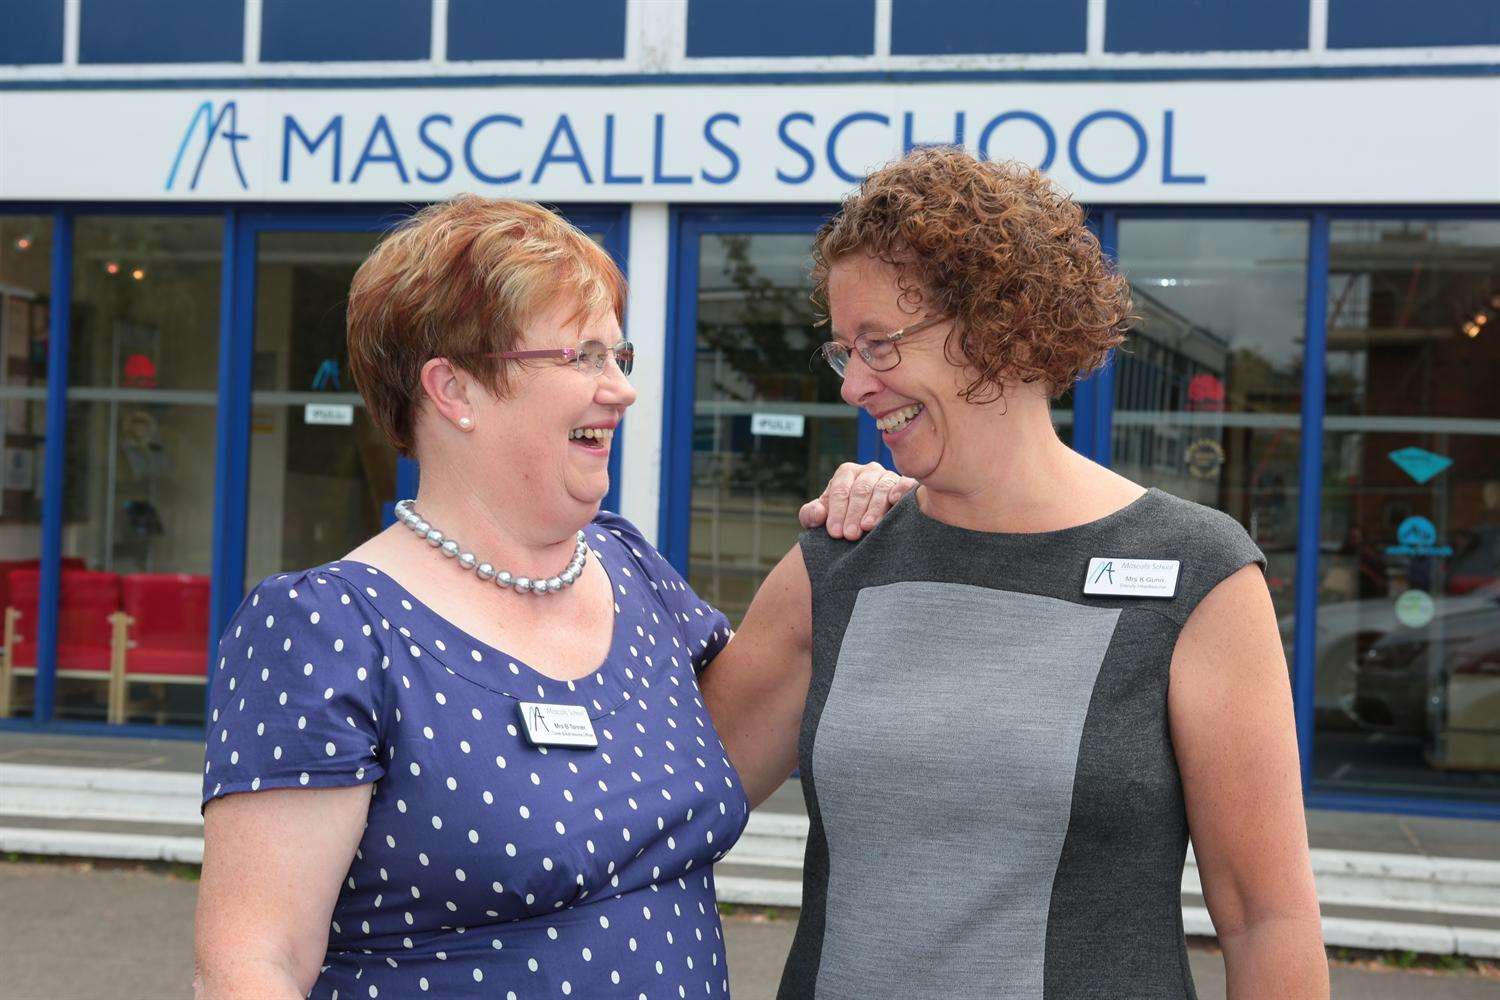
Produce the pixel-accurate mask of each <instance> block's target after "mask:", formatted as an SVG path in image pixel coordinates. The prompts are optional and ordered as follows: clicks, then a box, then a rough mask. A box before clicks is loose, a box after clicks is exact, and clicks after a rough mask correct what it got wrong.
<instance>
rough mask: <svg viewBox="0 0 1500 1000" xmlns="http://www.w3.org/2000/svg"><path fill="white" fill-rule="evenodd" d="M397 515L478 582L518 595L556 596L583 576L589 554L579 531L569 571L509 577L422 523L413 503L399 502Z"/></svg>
mask: <svg viewBox="0 0 1500 1000" xmlns="http://www.w3.org/2000/svg"><path fill="white" fill-rule="evenodd" d="M396 516H397V517H399V518H400V519H401V520H402V522H403V523H404V524H405V525H406V526H407V527H408V528H410V529H411V530H412V531H414V532H416V534H417V536H418V537H419V538H423V539H426V541H427V544H428V545H431V546H432V547H433V548H435V549H437V550H438V551H439V552H441V553H442V554H443V555H445V556H447V557H448V558H449V559H456V560H457V561H458V564H459V565H460V566H462V567H463V568H464V569H468V570H473V571H474V575H475V576H477V577H479V579H481V580H484V581H485V582H487V583H488V582H489V581H491V580H493V581H494V582H495V584H496V585H497V586H500V587H504V588H506V589H512V588H513V589H514V590H515V591H516V593H518V594H537V595H539V596H542V597H545V596H546V595H548V594H555V593H557V592H558V591H560V590H562V589H563V588H565V587H571V586H573V583H574V581H575V580H577V579H578V577H579V575H580V574H582V573H583V565H584V562H585V561H586V560H587V559H588V555H589V545H588V542H586V541H584V540H583V532H582V531H580V532H579V533H578V545H577V546H576V547H575V548H574V549H573V559H572V561H570V562H569V563H568V568H567V569H565V570H563V571H562V572H561V573H559V574H558V575H557V576H553V577H548V578H547V579H545V580H543V579H536V580H532V579H530V578H529V577H524V576H512V575H511V574H510V573H508V572H506V571H505V570H503V569H501V570H497V569H495V567H494V566H491V565H490V564H489V563H482V562H480V561H479V558H478V557H477V556H475V555H474V553H472V552H464V551H462V546H460V545H459V544H458V541H457V540H456V539H453V538H449V537H448V536H447V535H445V534H443V533H442V532H441V531H439V530H438V529H436V528H434V527H433V526H432V525H431V524H428V523H427V522H426V521H425V520H423V519H422V517H421V516H420V515H419V514H418V513H417V511H416V508H414V507H413V506H412V501H410V500H402V501H401V502H400V503H398V504H396Z"/></svg>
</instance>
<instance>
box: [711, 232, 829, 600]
mask: <svg viewBox="0 0 1500 1000" xmlns="http://www.w3.org/2000/svg"><path fill="white" fill-rule="evenodd" d="M810 242H811V238H810V236H809V235H808V234H804V233H796V234H769V233H724V234H711V235H705V236H703V237H702V238H701V242H700V243H699V266H698V355H697V364H698V369H697V380H696V385H695V395H694V404H693V474H692V483H693V486H692V490H693V493H692V527H691V529H690V530H691V544H690V555H689V560H690V565H689V571H688V579H689V581H690V582H691V584H692V586H693V588H694V589H695V590H696V591H697V592H698V593H699V595H701V596H702V597H703V599H704V600H706V601H708V602H709V603H711V604H713V605H715V606H716V607H719V608H721V609H722V610H723V611H724V613H725V614H727V615H728V616H729V617H730V619H731V620H732V621H734V622H735V623H736V624H738V622H739V619H740V617H741V616H742V615H743V614H744V613H745V609H746V608H747V607H748V606H749V604H750V598H751V596H752V595H753V594H754V593H755V588H756V587H758V586H759V585H760V582H761V580H763V579H764V578H765V576H766V574H767V573H768V572H770V570H771V568H772V567H773V566H775V565H776V563H777V561H779V560H780V559H781V557H782V556H784V555H785V554H786V553H787V551H788V550H789V549H790V548H791V547H792V545H794V544H795V543H796V540H797V535H798V534H799V532H800V530H801V529H800V528H799V527H798V525H797V510H798V508H799V507H800V506H801V505H802V504H803V503H804V502H805V501H806V500H807V498H808V497H810V496H816V495H817V494H818V493H819V492H821V491H822V488H823V486H824V484H825V483H827V481H828V479H829V477H830V476H832V475H833V470H834V469H835V468H837V467H838V464H839V463H840V462H844V461H852V460H853V459H854V457H855V455H856V453H857V438H858V424H857V420H856V417H857V411H856V410H855V409H854V408H853V407H851V406H849V405H847V404H846V403H844V401H843V400H842V399H840V398H839V381H838V378H837V377H836V376H835V375H834V374H833V372H832V371H831V370H829V369H828V366H827V365H826V364H824V363H823V362H822V361H818V362H817V363H816V364H813V363H812V355H813V351H814V350H815V349H816V347H817V345H818V344H819V343H821V342H822V341H823V340H826V339H827V331H826V328H824V327H814V325H813V324H814V322H816V316H815V315H814V312H813V307H812V303H811V302H810V301H809V300H808V294H809V293H810V291H811V285H810V283H809V281H808V277H807V275H808V269H809V266H810V263H811V261H810V257H809V250H808V248H809V244H810Z"/></svg>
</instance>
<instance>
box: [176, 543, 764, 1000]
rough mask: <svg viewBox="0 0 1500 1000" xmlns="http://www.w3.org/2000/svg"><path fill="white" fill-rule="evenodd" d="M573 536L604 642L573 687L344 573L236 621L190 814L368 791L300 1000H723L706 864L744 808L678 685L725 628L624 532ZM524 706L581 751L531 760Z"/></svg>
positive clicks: (540, 752)
mask: <svg viewBox="0 0 1500 1000" xmlns="http://www.w3.org/2000/svg"><path fill="white" fill-rule="evenodd" d="M588 541H589V544H590V547H591V548H592V550H593V553H594V554H593V558H595V559H597V560H598V562H599V564H600V566H601V567H602V568H603V569H604V571H605V572H606V573H607V574H608V575H609V578H610V582H611V584H612V586H613V588H614V596H615V613H614V637H613V641H612V643H611V647H610V652H609V655H608V657H607V658H606V660H605V662H604V663H603V665H602V666H600V667H599V669H598V670H597V671H596V672H595V673H593V674H590V675H589V676H587V677H584V678H582V679H579V680H575V681H558V680H553V679H550V678H548V677H545V676H543V675H542V674H540V673H538V672H536V671H535V670H533V669H532V668H531V667H530V666H528V665H527V664H525V663H522V662H521V661H519V660H517V659H515V658H514V657H510V656H507V655H506V654H505V653H504V652H503V651H501V650H498V649H495V648H494V647H492V646H488V645H486V644H484V643H481V642H478V641H477V640H475V639H473V638H471V637H470V636H468V635H467V634H466V633H464V632H461V631H459V630H458V629H457V628H455V627H454V626H453V625H452V624H450V623H449V622H448V621H446V620H445V619H444V618H442V617H441V616H439V615H438V614H437V613H436V612H435V611H433V610H432V609H431V608H429V607H427V606H425V605H423V604H421V603H419V602H418V601H417V600H416V599H415V598H413V597H412V596H411V595H410V594H408V593H407V592H406V591H404V590H403V589H402V588H401V587H400V586H398V585H397V584H396V583H395V582H394V581H393V580H391V579H390V578H389V577H387V576H386V575H384V574H383V573H381V572H379V571H378V570H375V569H374V568H372V567H369V566H366V565H363V564H361V563H354V562H344V563H333V564H329V565H327V566H322V567H319V568H316V569H312V570H308V571H306V572H301V573H294V574H288V575H284V576H278V577H274V578H272V579H269V580H266V581H265V582H264V583H262V584H261V585H260V586H259V587H257V588H256V589H255V591H254V592H253V593H252V594H251V595H250V596H249V597H248V598H247V599H246V601H245V603H244V604H243V605H242V606H241V607H240V610H239V613H238V615H237V616H236V618H235V620H234V621H233V623H232V624H231V625H230V627H229V629H228V630H227V632H226V633H225V635H224V637H223V639H222V641H221V643H220V647H219V649H220V656H221V658H220V660H219V661H218V663H217V664H216V665H215V669H213V670H212V671H211V677H210V684H211V704H212V705H213V709H212V715H211V722H210V726H209V730H208V749H207V762H206V765H205V768H204V802H205V804H206V803H207V802H209V801H211V800H213V799H214V798H216V797H218V796H222V795H229V794H231V793H238V792H255V791H257V790H261V789H267V788H331V787H338V786H347V785H356V784H361V783H365V782H373V783H374V785H375V788H374V792H373V797H372V799H371V802H370V812H369V819H368V825H367V826H366V827H365V831H364V836H363V837H362V839H361V841H360V844H359V848H358V850H357V851H356V853H355V858H354V862H353V864H352V865H351V867H350V869H349V871H348V873H347V875H346V876H345V878H344V881H343V885H342V888H341V891H340V893H339V897H338V902H337V904H336V905H335V908H334V914H333V923H332V926H331V928H330V929H329V937H328V952H327V957H326V958H325V960H324V963H325V964H324V966H323V968H322V971H321V974H320V975H319V977H318V980H317V983H316V984H315V985H314V987H313V990H312V993H311V996H312V997H314V998H334V997H338V998H343V1000H352V998H360V1000H364V998H378V997H389V998H396V997H400V998H407V997H415V996H420V995H422V994H424V993H426V994H429V995H433V996H441V997H497V998H501V997H503V998H510V1000H525V998H532V997H539V998H540V997H548V998H550V997H569V996H572V997H587V998H594V997H636V998H640V997H645V998H650V1000H656V998H662V1000H670V998H674V997H675V998H678V1000H686V998H689V997H693V998H700V997H723V996H728V994H729V981H728V973H727V971H726V969H725V962H724V943H723V935H722V931H721V928H720V924H719V917H718V912H717V910H716V909H715V906H714V880H713V873H712V870H711V866H712V865H713V863H714V862H715V861H717V860H718V859H719V858H720V857H722V856H723V854H724V853H725V852H726V851H727V850H729V848H730V847H731V846H732V845H733V844H734V842H735V840H736V839H737V838H738V837H739V835H740V832H741V831H742V830H743V829H744V825H745V820H746V817H747V815H748V813H749V804H748V802H747V801H746V799H745V795H744V792H743V791H742V789H741V787H740V783H739V778H738V776H737V775H736V774H735V772H734V769H733V767H732V766H731V765H730V763H729V760H728V758H727V757H726V755H725V753H724V749H723V747H722V746H721V745H720V743H719V739H718V736H717V735H716V734H715V732H714V728H713V724H712V722H711V721H710V720H709V716H708V712H707V710H706V709H705V708H704V706H703V701H702V699H701V698H700V696H699V693H698V687H697V684H696V680H695V677H696V670H697V669H700V668H701V667H702V665H704V664H705V663H707V662H708V660H710V659H712V657H713V656H714V655H715V654H716V653H717V652H718V651H719V650H720V649H721V648H722V647H723V645H724V643H725V642H726V641H727V640H728V637H729V624H728V622H727V621H726V620H725V618H724V616H723V615H721V614H719V613H718V612H717V611H715V610H713V609H711V608H709V607H707V606H705V605H704V604H703V603H702V602H701V601H699V600H698V598H697V595H695V594H694V593H693V592H692V590H690V589H689V588H688V587H687V585H686V584H685V583H684V582H683V581H682V579H681V577H680V576H679V575H678V574H677V573H676V571H675V570H673V569H672V568H671V567H670V566H669V565H668V564H667V563H666V561H665V560H663V559H662V558H661V556H660V555H659V554H658V553H657V552H656V551H655V550H654V549H653V548H652V547H651V546H650V545H649V544H648V543H647V542H646V540H645V539H644V538H642V537H641V535H640V533H639V532H638V531H637V530H636V529H635V527H634V526H633V525H631V524H630V523H629V522H627V521H625V520H623V519H621V518H619V517H616V516H615V515H612V514H600V516H599V517H598V518H597V519H596V520H595V521H594V523H593V524H592V525H591V526H590V527H589V528H588ZM455 572H457V570H455ZM520 701H531V702H546V703H553V704H572V705H582V706H584V707H585V708H586V710H587V712H588V714H589V717H590V718H591V719H592V721H593V726H594V730H595V733H596V734H597V736H598V739H599V747H598V748H597V749H593V750H584V749H565V748H560V747H534V746H532V745H531V744H530V743H529V742H528V741H527V739H526V735H525V732H524V731H523V729H522V725H521V720H520V717H519V710H518V707H517V706H518V703H519V702H520Z"/></svg>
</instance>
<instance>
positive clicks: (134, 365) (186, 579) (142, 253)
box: [57, 216, 223, 724]
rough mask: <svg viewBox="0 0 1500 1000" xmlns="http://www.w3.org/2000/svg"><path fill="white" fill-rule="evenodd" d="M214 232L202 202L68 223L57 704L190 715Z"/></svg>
mask: <svg viewBox="0 0 1500 1000" xmlns="http://www.w3.org/2000/svg"><path fill="white" fill-rule="evenodd" d="M222 246H223V224H222V222H221V220H220V219H219V218H217V217H192V216H169V217H150V216H98V217H80V218H79V219H78V220H77V222H76V226H75V230H74V260H73V303H72V320H73V328H72V334H71V336H72V345H71V351H70V356H69V361H68V365H69V385H70V388H69V391H68V439H67V460H66V463H65V466H66V467H65V471H64V484H63V498H62V504H63V555H64V557H65V559H66V560H67V561H66V562H65V564H64V567H63V578H62V584H63V585H62V606H61V608H60V610H59V622H60V624H59V629H58V632H59V643H58V664H57V666H58V682H57V715H58V716H59V717H60V718H71V719H96V720H97V719H107V718H112V719H114V720H116V721H118V720H121V719H128V720H129V721H142V722H155V723H177V724H196V723H198V722H201V720H202V715H203V689H202V683H203V673H204V666H205V663H206V662H207V655H208V645H209V637H208V624H209V608H208V581H209V572H210V567H211V564H212V539H213V510H214V446H215V438H214V427H215V422H216V421H215V417H216V410H215V406H216V404H217V393H216V391H215V386H216V381H217V372H218V344H219V294H220V268H221V264H222ZM121 616H127V617H121ZM127 618H128V620H127ZM127 640H128V642H129V644H130V645H129V648H128V649H124V648H122V646H123V644H124V643H125V642H126V641H127ZM112 656H123V657H124V658H125V669H126V672H127V677H128V678H129V683H128V684H126V685H125V686H124V687H123V688H118V689H117V688H115V687H114V686H113V685H112V683H111V682H110V681H109V671H110V665H111V657H112Z"/></svg>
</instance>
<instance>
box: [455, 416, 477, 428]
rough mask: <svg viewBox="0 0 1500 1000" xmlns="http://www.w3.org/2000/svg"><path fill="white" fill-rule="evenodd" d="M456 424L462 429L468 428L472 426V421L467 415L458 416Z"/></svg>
mask: <svg viewBox="0 0 1500 1000" xmlns="http://www.w3.org/2000/svg"><path fill="white" fill-rule="evenodd" d="M458 426H460V427H462V428H463V429H464V430H468V429H469V428H470V427H473V426H474V421H472V420H470V419H469V418H468V417H459V418H458Z"/></svg>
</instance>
